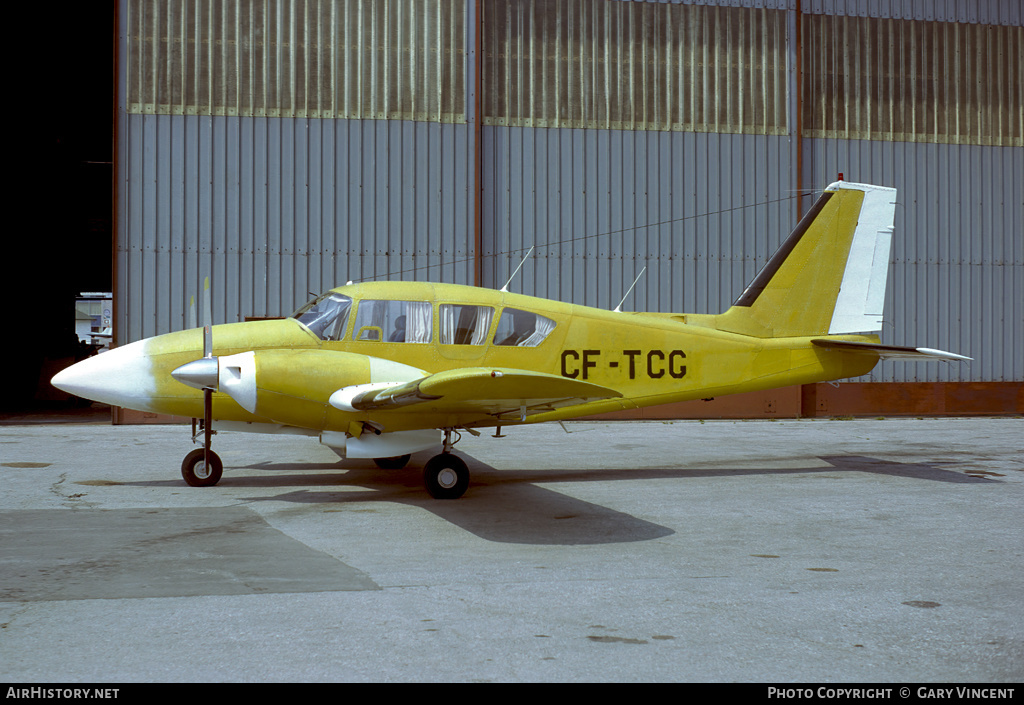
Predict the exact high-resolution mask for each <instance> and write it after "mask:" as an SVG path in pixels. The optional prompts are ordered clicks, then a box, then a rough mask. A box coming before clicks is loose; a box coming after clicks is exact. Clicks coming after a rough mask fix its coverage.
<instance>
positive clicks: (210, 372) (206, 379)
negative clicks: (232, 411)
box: [171, 277, 220, 467]
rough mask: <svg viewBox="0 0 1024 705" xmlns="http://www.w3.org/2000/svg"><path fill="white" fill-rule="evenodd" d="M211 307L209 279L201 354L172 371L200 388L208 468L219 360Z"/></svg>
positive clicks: (192, 308) (205, 285)
mask: <svg viewBox="0 0 1024 705" xmlns="http://www.w3.org/2000/svg"><path fill="white" fill-rule="evenodd" d="M212 319H213V306H212V303H211V301H210V278H209V277H206V280H205V281H204V282H203V356H202V357H201V358H200V359H198V360H193V361H192V362H186V363H185V364H184V365H182V366H181V367H178V368H177V369H175V370H173V371H172V372H171V377H173V378H174V379H176V380H178V381H179V382H181V383H182V384H187V385H188V386H190V387H194V388H196V389H201V390H202V391H203V462H204V463H206V466H207V467H209V462H210V443H211V441H212V437H213V393H214V391H216V389H217V386H218V384H219V378H220V362H219V360H218V359H217V358H216V357H214V354H213V322H212ZM189 323H190V324H192V325H193V327H194V324H195V297H192V300H191V302H190V306H189Z"/></svg>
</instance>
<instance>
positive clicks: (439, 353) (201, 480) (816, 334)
mask: <svg viewBox="0 0 1024 705" xmlns="http://www.w3.org/2000/svg"><path fill="white" fill-rule="evenodd" d="M895 200H896V191H895V189H891V188H884V187H879V186H869V185H865V184H854V183H847V182H843V181H839V182H836V183H833V184H832V185H830V186H829V187H828V188H827V189H825V191H824V192H823V193H822V195H821V196H820V198H818V200H817V201H816V202H815V204H814V206H813V207H812V208H811V209H810V211H809V212H808V213H807V214H806V215H805V216H804V217H803V219H802V220H801V221H800V223H799V224H798V225H797V227H796V229H795V230H794V231H793V232H792V234H791V235H790V236H789V237H788V238H787V239H786V240H785V242H783V244H782V246H781V248H780V249H779V250H778V252H776V253H775V255H774V256H773V257H772V258H771V259H770V260H769V261H768V263H767V264H766V265H765V267H764V268H763V269H762V270H761V272H760V273H759V274H758V275H757V277H756V278H755V279H754V280H753V282H751V284H750V285H749V286H748V287H747V289H746V290H745V291H744V292H743V293H742V295H741V296H740V297H739V299H737V301H736V303H735V304H734V305H733V306H732V307H730V308H729V309H728V310H727V311H725V313H722V314H719V315H707V314H704V315H695V314H674V313H622V312H619V311H618V310H615V311H604V310H600V309H595V308H590V307H587V306H578V305H572V304H565V303H560V302H557V301H550V300H546V299H540V298H535V297H531V296H524V295H520V294H513V293H508V292H506V291H504V290H502V291H493V290H489V289H481V288H476V287H470V286H460V285H454V284H427V283H420V282H376V283H359V284H349V285H346V286H341V287H338V288H335V289H332V290H330V291H328V292H327V293H325V294H323V295H321V296H318V297H316V298H315V299H314V300H313V301H310V302H309V303H308V304H306V305H305V306H303V307H302V308H300V309H299V310H298V311H296V312H295V313H294V314H292V315H291V316H289V317H288V318H286V319H282V320H272V321H258V322H247V323H231V324H225V325H216V326H206V327H204V328H195V329H190V330H185V331H181V332H177V333H168V334H166V335H158V336H156V337H153V338H149V339H147V340H142V341H139V342H135V343H131V344H129V345H125V346H123V347H119V348H116V349H114V350H111V351H110V352H107V353H104V354H101V355H98V356H96V357H92V358H89V359H87V360H84V361H82V362H79V363H78V364H76V365H74V366H72V367H70V368H68V369H66V370H64V371H63V372H61V373H59V374H58V375H57V376H56V377H54V378H53V384H54V385H55V386H56V387H58V388H60V389H62V390H64V391H67V392H69V393H71V394H75V395H78V396H82V397H86V398H88V399H92V400H95V401H100V402H105V403H108V404H112V405H116V406H121V407H126V408H130V409H137V410H142V411H151V412H157V413H161V414H173V415H177V416H184V417H192V418H193V419H202V428H203V443H202V445H203V447H202V448H199V449H196V450H194V451H192V452H191V453H189V454H188V455H187V456H186V457H185V460H184V462H183V463H182V476H183V477H184V479H185V481H186V482H187V483H188V484H189V485H192V486H209V485H214V484H216V483H217V482H218V481H219V480H220V478H221V474H222V471H223V466H222V463H221V460H220V458H218V456H217V455H216V453H214V452H213V451H212V450H211V449H210V446H211V435H212V433H213V430H214V429H217V430H224V431H228V430H231V431H251V432H269V433H287V434H296V433H298V434H306V435H309V436H313V437H319V439H320V442H321V443H324V444H325V445H327V446H329V447H330V448H332V449H333V450H335V451H336V452H337V453H338V454H339V455H341V456H342V457H346V458H373V459H374V460H375V462H376V463H377V465H378V466H379V467H381V468H385V469H398V468H402V467H404V466H405V465H406V463H407V462H408V461H409V459H410V454H412V453H416V452H419V451H423V450H427V449H431V448H436V447H438V446H440V449H441V452H440V453H439V454H438V455H435V456H434V457H433V458H431V459H430V460H429V461H428V462H427V463H426V466H425V468H424V471H423V476H424V484H425V486H426V489H427V491H428V492H429V493H430V494H431V495H432V496H433V497H435V498H440V499H453V498H457V497H460V496H462V494H463V493H464V492H465V491H466V488H467V487H468V485H469V471H468V469H467V467H466V463H465V462H464V461H463V460H462V459H460V458H459V457H458V456H457V455H455V454H453V453H452V446H453V445H454V444H455V442H457V439H458V437H459V432H460V431H462V430H465V431H467V432H469V433H472V434H474V435H477V434H478V433H479V432H478V431H477V429H479V428H484V427H496V428H497V431H498V433H497V434H496V435H499V434H500V431H501V428H502V427H504V426H514V425H519V424H532V423H540V422H543V421H557V420H561V419H568V418H572V417H578V416H582V415H590V414H599V413H602V412H608V411H617V410H620V409H634V408H639V407H645V406H653V405H656V404H666V403H670V402H677V401H684V400H689V399H703V398H708V397H717V396H722V395H726V394H738V393H741V392H750V391H756V390H763V389H770V388H775V387H784V386H789V385H795V384H807V383H812V382H823V381H829V380H836V379H843V378H847V377H856V376H858V375H863V374H866V373H868V372H870V371H871V369H872V368H873V367H874V366H875V364H876V363H877V362H878V361H879V360H880V359H882V358H892V357H897V358H911V359H945V360H968V359H970V358H966V357H964V356H962V355H957V354H954V353H948V352H942V351H939V350H930V349H926V348H906V347H894V346H890V345H882V344H881V342H880V339H879V337H878V335H877V332H878V331H880V330H881V325H882V304H883V300H884V295H885V284H886V277H887V275H888V266H889V248H890V243H891V240H892V234H893V220H894V209H895ZM197 438H198V435H194V436H193V440H196V439H197Z"/></svg>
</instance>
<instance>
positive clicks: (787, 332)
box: [717, 181, 896, 337]
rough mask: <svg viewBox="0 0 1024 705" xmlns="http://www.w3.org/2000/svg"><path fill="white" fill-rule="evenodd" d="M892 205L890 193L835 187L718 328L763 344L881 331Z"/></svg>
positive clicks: (850, 185)
mask: <svg viewBox="0 0 1024 705" xmlns="http://www.w3.org/2000/svg"><path fill="white" fill-rule="evenodd" d="M895 201H896V190H895V189H892V188H886V187H882V186H870V185H867V184H853V183H847V182H843V181H839V182H836V183H834V184H832V185H830V186H829V187H828V188H827V189H825V191H824V192H823V193H822V194H821V196H820V197H819V198H818V200H817V201H816V202H815V203H814V205H813V206H812V207H811V209H810V210H809V211H808V212H807V214H806V215H805V216H804V217H803V218H802V219H801V220H800V223H799V224H798V225H797V226H796V229H794V230H793V232H792V233H791V234H790V236H789V237H788V238H786V240H785V242H783V243H782V246H781V247H780V248H779V250H778V251H777V252H776V253H775V254H774V255H773V256H772V257H771V259H769V260H768V263H767V264H766V265H765V266H764V268H763V269H762V270H761V271H760V272H759V273H758V275H757V276H756V277H755V278H754V280H753V281H752V282H751V283H750V285H749V286H748V287H747V288H746V290H745V291H744V292H743V294H741V295H740V297H739V298H738V299H737V300H736V303H735V304H733V306H732V307H731V308H730V309H729V310H728V311H726V312H725V313H723V314H722V315H720V316H718V317H717V319H718V320H717V326H718V328H720V329H722V330H728V331H732V332H736V333H744V334H747V335H755V336H758V337H787V336H806V335H823V334H839V333H863V332H873V331H878V330H881V326H882V304H883V302H884V299H885V284H886V278H887V276H888V272H889V248H890V244H891V242H892V234H893V219H894V214H895Z"/></svg>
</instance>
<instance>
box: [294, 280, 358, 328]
mask: <svg viewBox="0 0 1024 705" xmlns="http://www.w3.org/2000/svg"><path fill="white" fill-rule="evenodd" d="M351 309H352V299H350V298H349V297H348V296H345V295H344V294H339V293H337V292H333V291H329V292H327V293H326V294H323V295H321V296H318V297H317V298H315V299H313V300H312V301H310V302H309V303H308V304H306V305H305V306H303V307H302V308H300V309H299V310H298V311H296V312H295V313H293V314H292V315H291V318H294V319H296V320H297V321H298V322H299V323H301V324H302V325H304V326H306V328H309V329H310V330H311V331H313V333H314V334H316V335H317V336H318V337H320V338H321V339H322V340H340V339H341V337H342V336H343V335H345V327H346V326H347V325H348V312H349V311H350V310H351Z"/></svg>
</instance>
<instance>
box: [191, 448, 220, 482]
mask: <svg viewBox="0 0 1024 705" xmlns="http://www.w3.org/2000/svg"><path fill="white" fill-rule="evenodd" d="M204 455H205V453H204V451H203V449H202V448H197V449H195V450H194V451H192V452H191V453H189V454H188V455H186V456H185V459H184V460H183V461H181V476H182V477H183V478H185V482H187V483H188V484H189V485H190V486H191V487H213V486H214V485H216V484H217V483H218V482H220V477H221V475H223V474H224V463H222V462H221V461H220V456H219V455H217V454H216V453H214V452H213V451H212V450H211V451H210V453H209V463H207V462H206V461H205V460H204V459H203V457H204Z"/></svg>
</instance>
